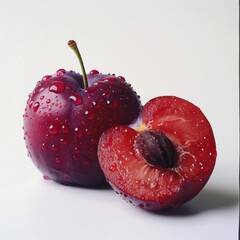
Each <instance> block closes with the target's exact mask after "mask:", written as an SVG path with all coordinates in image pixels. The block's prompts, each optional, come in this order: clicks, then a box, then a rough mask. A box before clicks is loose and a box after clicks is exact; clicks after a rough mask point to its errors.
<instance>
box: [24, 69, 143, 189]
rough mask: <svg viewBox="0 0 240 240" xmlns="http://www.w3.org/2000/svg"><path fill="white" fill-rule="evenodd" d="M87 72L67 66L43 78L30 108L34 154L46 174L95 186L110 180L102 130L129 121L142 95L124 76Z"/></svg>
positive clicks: (27, 131) (27, 134) (27, 128)
mask: <svg viewBox="0 0 240 240" xmlns="http://www.w3.org/2000/svg"><path fill="white" fill-rule="evenodd" d="M88 80H89V87H88V88H87V89H86V90H85V89H83V88H82V85H81V84H80V83H81V81H82V77H81V75H79V74H76V73H74V72H66V71H65V70H63V69H61V70H58V71H57V73H56V75H53V76H47V77H45V78H43V80H41V81H40V82H39V83H38V84H37V86H36V88H35V89H34V91H33V92H32V94H30V96H29V99H28V102H27V106H26V109H25V113H24V138H25V142H26V146H27V150H28V154H29V156H30V157H31V159H32V160H33V162H34V164H35V165H36V167H37V168H38V169H39V170H40V171H41V172H42V173H43V175H44V176H45V179H52V180H54V181H57V182H60V183H63V184H68V185H83V186H94V185H100V184H103V183H105V176H104V174H103V172H102V170H101V167H100V165H99V162H98V157H97V146H98V141H99V138H100V136H101V134H102V133H103V132H104V131H106V130H107V129H108V128H109V127H111V126H113V125H115V124H129V123H130V122H131V121H133V120H134V119H135V118H136V117H137V116H138V114H139V112H140V109H141V104H140V101H139V98H138V96H137V95H136V93H135V92H134V91H133V89H132V88H131V87H130V86H129V84H128V83H126V82H123V81H122V79H120V78H118V77H113V76H109V75H103V74H98V73H96V72H94V74H88Z"/></svg>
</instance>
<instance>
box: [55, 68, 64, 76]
mask: <svg viewBox="0 0 240 240" xmlns="http://www.w3.org/2000/svg"><path fill="white" fill-rule="evenodd" d="M65 73H66V70H65V69H63V68H61V69H58V70H57V72H56V74H57V76H58V77H62V76H63V75H64V74H65Z"/></svg>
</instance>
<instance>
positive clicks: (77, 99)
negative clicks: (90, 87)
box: [69, 94, 82, 106]
mask: <svg viewBox="0 0 240 240" xmlns="http://www.w3.org/2000/svg"><path fill="white" fill-rule="evenodd" d="M69 98H70V99H71V100H73V102H74V104H75V105H76V106H78V105H80V104H81V103H82V96H81V95H80V94H73V95H72V96H70V97H69Z"/></svg>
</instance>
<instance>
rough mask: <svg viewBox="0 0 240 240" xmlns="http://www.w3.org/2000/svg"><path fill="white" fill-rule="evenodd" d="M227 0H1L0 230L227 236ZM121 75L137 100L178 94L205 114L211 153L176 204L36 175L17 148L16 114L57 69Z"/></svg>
mask: <svg viewBox="0 0 240 240" xmlns="http://www.w3.org/2000/svg"><path fill="white" fill-rule="evenodd" d="M238 8H239V5H238V1H237V0H201V1H197V0H181V1H179V0H169V1H168V0H138V1H131V0H121V1H120V0H119V1H113V0H112V1H111V0H102V1H94V0H85V1H84V0H68V1H60V0H52V1H50V0H49V1H44V0H41V1H40V0H39V1H37V0H23V1H17V0H8V1H1V3H0V31H1V32H0V34H1V38H0V81H1V87H0V91H1V93H0V98H1V99H0V104H1V108H0V111H1V118H0V121H1V124H0V127H1V139H0V147H1V158H0V161H1V165H0V239H1V240H9V239H18V240H20V239H25V240H28V239H34V240H35V239H37V240H38V239H44V240H48V239H71V240H75V239H90V240H91V239H98V240H130V239H131V240H132V239H138V240H141V239H148V240H152V239H162V240H168V239H171V240H175V239H178V240H181V239H184V240H190V239H195V240H197V239H205V240H208V239H228V240H232V239H237V233H238V172H239V149H238V148H239V138H238V133H239V128H238V116H239V115H238V114H239V108H238V107H239V106H238V98H239V90H238V89H239V80H238V61H239V58H238V52H239V48H238V40H239V38H238V17H239V11H238ZM69 39H74V40H76V41H77V42H78V46H79V48H80V50H81V53H82V56H83V58H84V62H85V67H86V69H87V71H90V70H92V69H98V70H99V71H101V72H103V73H116V74H118V75H123V76H125V78H126V79H127V81H128V82H130V83H131V84H132V86H133V87H134V88H135V90H136V91H137V92H138V94H140V95H141V97H142V102H143V103H146V102H147V101H148V100H150V99H151V98H153V97H155V96H159V95H176V96H179V97H182V98H185V99H187V100H189V101H191V102H193V103H194V104H196V105H198V106H199V107H200V108H201V109H202V111H203V112H204V113H205V115H206V116H207V117H208V119H209V121H210V122H211V124H212V127H213V130H214V133H215V137H216V142H217V150H218V157H217V163H216V167H215V170H214V172H213V174H212V176H211V178H210V180H209V182H208V184H207V186H206V187H205V188H204V190H203V191H202V192H201V193H200V194H199V195H198V196H197V197H196V198H195V199H193V200H192V201H190V202H189V203H187V204H185V205H184V206H183V207H182V208H180V209H178V210H175V211H166V212H163V213H151V212H146V211H144V210H141V209H138V208H135V207H133V206H131V205H129V204H127V203H126V202H124V201H123V200H122V199H120V198H119V197H118V196H117V195H116V194H115V193H114V192H113V191H112V190H110V189H99V190H96V189H95V190H94V189H83V188H76V187H75V188H73V187H65V186H62V185H59V184H56V183H54V182H51V181H44V180H43V179H42V176H41V174H40V173H39V172H38V170H37V169H36V168H35V167H34V166H33V164H32V162H31V160H30V159H29V158H28V157H27V152H26V149H25V144H24V141H23V131H22V114H23V112H24V108H25V104H26V100H27V96H28V93H30V92H31V91H32V89H33V88H34V86H35V83H36V82H37V81H38V80H40V79H41V78H42V76H44V75H46V74H51V73H54V72H55V71H56V70H57V69H58V68H66V69H68V70H70V69H74V70H76V71H80V70H79V65H78V62H77V59H76V57H75V56H74V54H73V52H72V51H71V50H70V49H69V48H68V47H67V41H68V40H69Z"/></svg>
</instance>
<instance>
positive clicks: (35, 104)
mask: <svg viewBox="0 0 240 240" xmlns="http://www.w3.org/2000/svg"><path fill="white" fill-rule="evenodd" d="M39 106H40V103H39V102H36V103H34V105H33V111H34V112H37V110H38V108H39Z"/></svg>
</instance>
